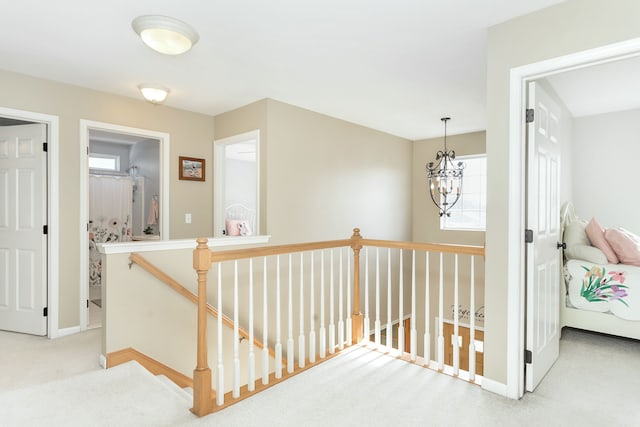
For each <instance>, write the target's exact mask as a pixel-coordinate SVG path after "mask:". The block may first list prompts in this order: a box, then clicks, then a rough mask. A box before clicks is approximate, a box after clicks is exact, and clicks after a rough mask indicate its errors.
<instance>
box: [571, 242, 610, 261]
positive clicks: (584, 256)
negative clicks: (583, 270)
mask: <svg viewBox="0 0 640 427" xmlns="http://www.w3.org/2000/svg"><path fill="white" fill-rule="evenodd" d="M564 256H566V257H567V259H581V260H584V261H589V262H592V263H594V264H600V265H605V264H607V256H606V255H605V254H604V252H602V251H601V250H600V249H598V248H596V247H595V246H589V245H573V246H569V245H567V249H565V251H564Z"/></svg>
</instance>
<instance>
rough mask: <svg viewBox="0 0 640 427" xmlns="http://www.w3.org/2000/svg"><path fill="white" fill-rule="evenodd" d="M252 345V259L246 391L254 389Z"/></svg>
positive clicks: (251, 262)
mask: <svg viewBox="0 0 640 427" xmlns="http://www.w3.org/2000/svg"><path fill="white" fill-rule="evenodd" d="M253 347H254V345H253V258H249V369H248V372H247V390H249V391H253V390H255V388H256V355H255V353H254V348H253Z"/></svg>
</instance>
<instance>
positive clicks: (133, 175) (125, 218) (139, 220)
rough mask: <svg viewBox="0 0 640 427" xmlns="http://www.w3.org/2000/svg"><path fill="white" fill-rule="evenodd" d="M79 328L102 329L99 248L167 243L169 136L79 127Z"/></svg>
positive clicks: (99, 125) (96, 126) (109, 127)
mask: <svg viewBox="0 0 640 427" xmlns="http://www.w3.org/2000/svg"><path fill="white" fill-rule="evenodd" d="M81 146H82V147H83V156H82V163H81V177H82V181H83V182H82V192H81V194H82V196H84V197H82V201H81V206H82V208H83V210H82V212H81V224H85V226H86V230H84V232H83V233H82V234H81V235H82V237H83V239H82V251H81V253H82V259H84V260H86V262H83V263H82V265H81V289H80V302H81V303H80V305H81V307H82V309H81V316H80V320H81V323H80V328H81V330H84V329H87V328H95V327H100V326H101V325H102V301H103V299H104V292H105V290H104V289H103V287H102V281H101V279H102V277H101V276H102V274H101V271H102V261H101V258H102V257H101V254H100V252H99V250H98V247H97V246H98V245H99V244H101V243H113V242H128V241H134V240H138V241H139V240H161V239H163V240H167V239H168V237H169V236H168V228H169V219H168V212H169V210H168V203H169V201H168V200H169V198H168V192H169V184H168V175H169V173H168V171H169V168H168V165H167V164H166V163H167V161H168V158H169V135H168V134H164V133H159V132H154V131H147V130H143V129H134V128H125V127H122V126H116V125H110V124H105V123H96V122H88V121H81Z"/></svg>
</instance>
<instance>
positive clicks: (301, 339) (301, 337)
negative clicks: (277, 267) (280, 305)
mask: <svg viewBox="0 0 640 427" xmlns="http://www.w3.org/2000/svg"><path fill="white" fill-rule="evenodd" d="M305 346H306V344H305V342H304V252H300V335H299V336H298V366H299V367H300V368H304V360H305V357H306V356H305Z"/></svg>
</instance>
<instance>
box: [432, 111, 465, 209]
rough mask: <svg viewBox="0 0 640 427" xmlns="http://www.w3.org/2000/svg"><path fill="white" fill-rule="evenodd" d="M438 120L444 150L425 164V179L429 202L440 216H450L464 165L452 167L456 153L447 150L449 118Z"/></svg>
mask: <svg viewBox="0 0 640 427" xmlns="http://www.w3.org/2000/svg"><path fill="white" fill-rule="evenodd" d="M440 120H442V122H443V123H444V150H442V151H438V153H437V154H436V160H435V162H429V163H427V177H428V178H429V193H430V194H431V200H433V203H434V204H435V205H436V206H437V207H438V209H439V210H440V216H443V215H446V216H451V212H449V210H450V209H451V208H452V207H453V205H455V204H456V202H457V201H458V199H460V193H461V191H462V170H463V169H464V163H462V162H458V163H457V164H455V165H454V163H453V161H454V160H455V159H456V152H455V151H453V150H447V121H449V120H451V118H450V117H443V118H441V119H440Z"/></svg>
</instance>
